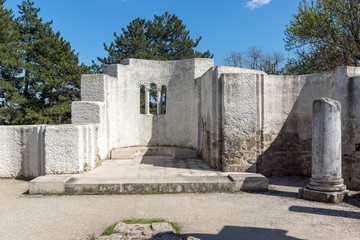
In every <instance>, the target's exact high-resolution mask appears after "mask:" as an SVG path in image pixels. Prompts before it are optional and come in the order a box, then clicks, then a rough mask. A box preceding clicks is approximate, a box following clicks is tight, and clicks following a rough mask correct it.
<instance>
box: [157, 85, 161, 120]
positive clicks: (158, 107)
mask: <svg viewBox="0 0 360 240" xmlns="http://www.w3.org/2000/svg"><path fill="white" fill-rule="evenodd" d="M156 92H157V105H156V106H157V114H162V99H161V86H160V87H157V88H156Z"/></svg>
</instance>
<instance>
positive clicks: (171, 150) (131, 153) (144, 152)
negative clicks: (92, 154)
mask: <svg viewBox="0 0 360 240" xmlns="http://www.w3.org/2000/svg"><path fill="white" fill-rule="evenodd" d="M142 156H169V157H172V158H173V159H187V158H197V151H196V150H194V149H189V148H179V147H126V148H116V149H113V150H112V151H111V159H134V158H136V157H142Z"/></svg>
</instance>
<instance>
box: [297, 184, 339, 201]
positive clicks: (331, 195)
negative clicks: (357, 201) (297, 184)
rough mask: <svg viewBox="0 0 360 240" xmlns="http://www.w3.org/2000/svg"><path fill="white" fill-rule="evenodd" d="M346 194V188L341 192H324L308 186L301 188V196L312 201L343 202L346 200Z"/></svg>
mask: <svg viewBox="0 0 360 240" xmlns="http://www.w3.org/2000/svg"><path fill="white" fill-rule="evenodd" d="M344 196H345V190H343V191H339V192H322V191H317V190H313V189H309V188H307V187H303V188H299V197H300V198H302V199H306V200H310V201H316V202H326V203H341V202H342V201H343V200H344Z"/></svg>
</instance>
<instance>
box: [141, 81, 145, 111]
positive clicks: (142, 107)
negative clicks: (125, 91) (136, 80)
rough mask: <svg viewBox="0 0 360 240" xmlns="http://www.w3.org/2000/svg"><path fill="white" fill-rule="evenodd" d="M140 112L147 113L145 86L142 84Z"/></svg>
mask: <svg viewBox="0 0 360 240" xmlns="http://www.w3.org/2000/svg"><path fill="white" fill-rule="evenodd" d="M140 114H145V86H144V85H141V86H140Z"/></svg>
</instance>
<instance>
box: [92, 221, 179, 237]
mask: <svg viewBox="0 0 360 240" xmlns="http://www.w3.org/2000/svg"><path fill="white" fill-rule="evenodd" d="M121 222H123V223H125V224H152V223H163V222H167V221H165V220H164V219H152V220H144V219H126V220H122V221H121ZM168 223H169V224H170V225H171V226H172V227H173V229H174V231H175V232H176V233H177V234H180V231H181V227H180V226H179V225H177V224H176V223H173V222H168ZM116 224H117V223H114V224H113V225H111V226H109V227H108V228H107V229H106V230H105V231H104V232H103V233H102V234H101V236H109V235H111V234H112V233H113V230H114V227H115V226H116ZM90 240H95V236H94V235H92V236H91V238H90Z"/></svg>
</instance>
